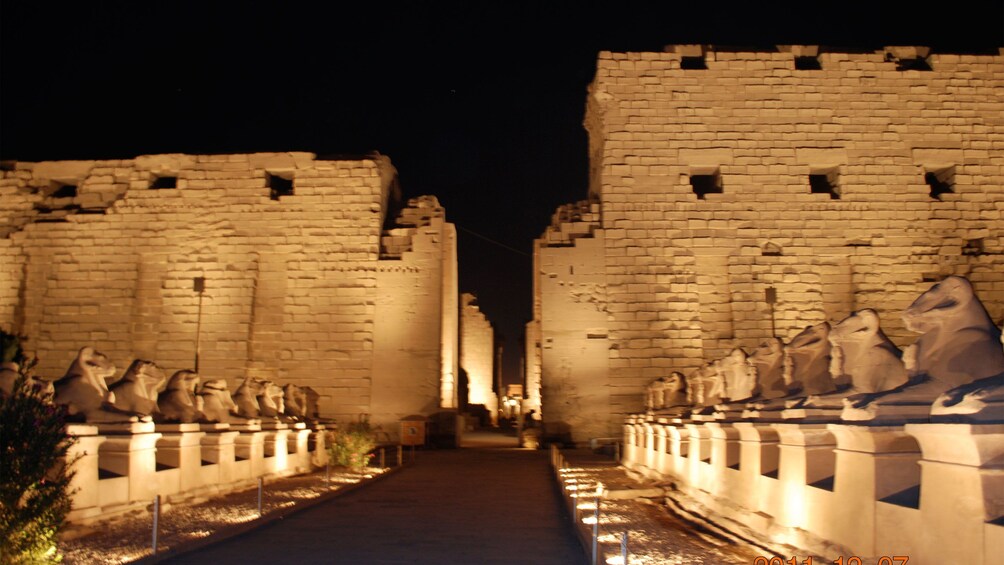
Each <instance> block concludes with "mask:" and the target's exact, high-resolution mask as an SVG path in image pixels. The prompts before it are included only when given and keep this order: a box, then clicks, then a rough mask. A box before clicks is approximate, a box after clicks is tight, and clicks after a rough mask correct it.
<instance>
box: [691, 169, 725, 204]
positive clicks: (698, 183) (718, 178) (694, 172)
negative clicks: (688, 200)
mask: <svg viewBox="0 0 1004 565" xmlns="http://www.w3.org/2000/svg"><path fill="white" fill-rule="evenodd" d="M690 188H691V189H692V190H693V191H694V194H696V195H697V197H698V198H700V199H701V200H703V199H704V197H705V196H706V195H708V194H721V193H722V192H724V189H723V187H722V175H721V173H720V172H719V170H718V168H717V167H716V168H713V169H712V168H697V169H691V171H690Z"/></svg>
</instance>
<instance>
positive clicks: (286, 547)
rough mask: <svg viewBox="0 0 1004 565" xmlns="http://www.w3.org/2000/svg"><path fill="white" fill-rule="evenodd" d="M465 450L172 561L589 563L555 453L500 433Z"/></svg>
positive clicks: (470, 442)
mask: <svg viewBox="0 0 1004 565" xmlns="http://www.w3.org/2000/svg"><path fill="white" fill-rule="evenodd" d="M465 445H466V446H476V447H465V448H464V449H452V450H419V451H417V452H416V457H415V461H414V463H413V464H412V465H411V466H410V467H408V468H406V469H402V470H401V471H400V472H398V473H395V474H393V475H390V476H388V477H385V478H383V479H380V480H378V481H376V482H374V483H373V484H370V485H366V486H364V487H363V488H359V489H356V490H354V491H351V492H349V493H346V494H345V495H343V496H339V497H336V498H334V499H332V500H330V501H328V502H326V503H323V504H319V505H317V506H315V507H313V508H309V509H307V510H304V511H302V512H298V513H295V514H293V515H290V516H287V517H286V518H285V519H283V520H280V521H277V522H274V523H271V524H268V525H265V526H263V527H261V528H258V529H255V530H253V531H251V532H248V533H246V534H244V535H241V536H239V537H236V538H232V539H230V540H227V541H225V542H222V543H220V544H217V545H212V546H209V547H206V548H203V549H201V550H198V551H195V552H192V553H187V554H185V555H181V556H178V557H176V558H174V559H171V560H169V561H166V563H213V564H219V563H269V564H276V565H278V564H281V563H297V564H305V563H337V564H342V563H344V564H354V563H359V564H369V563H430V564H431V563H435V564H437V565H443V564H465V563H478V564H481V563H507V564H511V563H521V564H522V563H540V564H552V563H553V564H560V565H577V564H580V563H585V559H586V558H585V556H584V553H583V551H582V548H581V546H580V545H579V543H578V541H577V540H576V538H575V534H574V533H573V531H572V527H571V524H570V521H569V520H568V518H567V516H566V515H565V514H564V510H563V509H562V506H561V501H560V498H559V496H558V494H557V491H556V488H555V485H554V480H553V478H552V475H551V470H550V465H549V461H548V452H547V451H544V450H539V451H531V450H524V449H516V448H515V445H516V440H515V438H513V437H507V436H502V435H501V434H491V435H486V434H469V435H468V436H467V437H466V441H465ZM501 445H507V446H511V447H501ZM405 459H406V460H407V459H408V458H407V456H406V458H405Z"/></svg>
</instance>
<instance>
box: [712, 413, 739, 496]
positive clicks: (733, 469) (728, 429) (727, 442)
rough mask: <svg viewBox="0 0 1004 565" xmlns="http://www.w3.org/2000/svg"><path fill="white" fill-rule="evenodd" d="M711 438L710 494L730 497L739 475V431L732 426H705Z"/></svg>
mask: <svg viewBox="0 0 1004 565" xmlns="http://www.w3.org/2000/svg"><path fill="white" fill-rule="evenodd" d="M705 426H707V428H708V433H709V434H710V436H711V462H710V463H711V468H710V471H711V477H712V482H711V483H710V484H709V485H708V488H709V489H710V491H709V492H711V493H712V494H714V495H716V496H728V495H729V494H730V492H731V491H733V490H734V487H735V485H736V484H737V481H738V475H739V431H738V430H736V429H735V428H734V427H732V424H728V423H721V422H709V423H707V424H705Z"/></svg>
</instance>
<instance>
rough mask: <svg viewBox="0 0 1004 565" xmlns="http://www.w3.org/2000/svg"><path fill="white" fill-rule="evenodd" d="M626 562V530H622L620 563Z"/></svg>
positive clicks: (625, 564) (625, 563)
mask: <svg viewBox="0 0 1004 565" xmlns="http://www.w3.org/2000/svg"><path fill="white" fill-rule="evenodd" d="M627 562H628V531H627V530H624V535H622V536H621V563H623V564H624V565H627Z"/></svg>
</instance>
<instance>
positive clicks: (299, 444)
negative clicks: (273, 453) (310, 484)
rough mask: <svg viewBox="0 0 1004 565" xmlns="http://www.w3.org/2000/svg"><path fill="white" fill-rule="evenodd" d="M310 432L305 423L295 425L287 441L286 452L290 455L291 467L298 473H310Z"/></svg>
mask: <svg viewBox="0 0 1004 565" xmlns="http://www.w3.org/2000/svg"><path fill="white" fill-rule="evenodd" d="M309 438H310V430H308V429H307V425H306V424H304V423H303V422H297V423H295V424H293V429H292V430H290V433H289V436H288V437H287V439H286V441H287V442H288V443H287V444H286V452H287V453H289V460H290V465H291V466H292V468H294V469H296V470H297V472H300V473H306V472H308V471H310V452H309V451H308V447H307V446H308V440H309Z"/></svg>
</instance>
